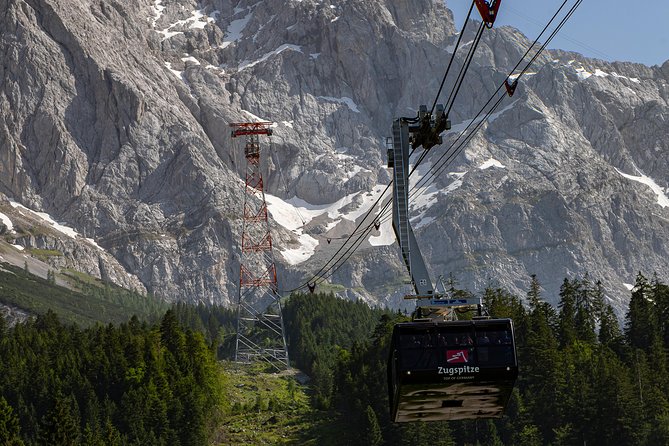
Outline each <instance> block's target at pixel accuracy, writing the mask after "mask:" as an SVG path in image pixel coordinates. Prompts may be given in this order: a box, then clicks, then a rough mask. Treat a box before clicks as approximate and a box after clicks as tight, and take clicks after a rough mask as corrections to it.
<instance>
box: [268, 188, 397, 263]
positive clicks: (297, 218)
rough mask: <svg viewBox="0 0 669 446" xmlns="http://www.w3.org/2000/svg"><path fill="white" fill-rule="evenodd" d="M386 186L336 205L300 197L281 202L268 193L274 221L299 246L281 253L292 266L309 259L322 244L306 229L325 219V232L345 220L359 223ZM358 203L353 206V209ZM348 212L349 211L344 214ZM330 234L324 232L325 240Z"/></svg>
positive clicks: (362, 193) (361, 193) (360, 193)
mask: <svg viewBox="0 0 669 446" xmlns="http://www.w3.org/2000/svg"><path fill="white" fill-rule="evenodd" d="M384 190H385V187H383V186H381V185H378V186H376V187H375V188H374V189H373V190H372V191H371V192H367V191H363V192H356V193H353V194H350V195H347V196H345V197H343V198H342V199H340V200H337V201H336V202H334V203H329V204H322V205H314V204H311V203H308V202H306V201H304V200H302V199H300V198H298V197H293V198H290V199H288V200H282V199H281V198H279V197H276V196H274V195H271V194H265V199H266V200H267V207H268V210H269V212H270V214H271V215H272V218H273V219H274V221H276V222H277V223H278V224H279V225H281V226H283V227H284V228H286V229H288V230H290V231H292V232H293V234H294V235H295V237H296V238H297V239H298V241H299V243H300V245H301V246H300V247H299V248H296V249H291V248H288V249H283V250H281V254H282V255H283V257H284V258H285V259H286V261H287V262H288V263H290V264H291V265H297V264H299V263H302V262H304V261H305V260H307V259H309V258H310V257H311V256H312V255H313V254H314V253H315V251H316V248H317V246H318V243H319V241H318V240H317V239H316V238H315V237H313V236H312V235H310V234H308V233H307V232H306V231H305V229H304V228H305V227H306V226H307V225H308V224H309V223H310V222H311V221H312V220H313V219H315V218H317V217H321V216H325V217H327V218H328V219H329V220H330V221H329V222H328V224H327V226H326V231H329V230H331V229H332V228H334V227H335V226H337V224H339V223H340V222H341V221H342V220H348V221H351V222H355V221H357V220H358V219H359V218H360V217H362V216H364V215H366V214H367V212H368V211H369V209H370V208H371V207H372V206H373V205H375V204H376V203H377V201H380V200H379V198H380V196H381V195H382V193H383V191H384ZM353 203H355V205H354V206H350V205H351V204H353ZM343 209H346V211H343ZM326 234H327V232H326V233H324V234H323V237H325V236H326Z"/></svg>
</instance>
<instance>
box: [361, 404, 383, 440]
mask: <svg viewBox="0 0 669 446" xmlns="http://www.w3.org/2000/svg"><path fill="white" fill-rule="evenodd" d="M365 414H366V420H365V421H366V423H365V430H364V432H365V434H364V439H363V444H365V445H369V446H378V445H380V444H381V443H383V437H382V436H381V428H380V427H379V421H378V419H377V418H376V413H375V412H374V409H372V407H371V406H367V409H366V410H365Z"/></svg>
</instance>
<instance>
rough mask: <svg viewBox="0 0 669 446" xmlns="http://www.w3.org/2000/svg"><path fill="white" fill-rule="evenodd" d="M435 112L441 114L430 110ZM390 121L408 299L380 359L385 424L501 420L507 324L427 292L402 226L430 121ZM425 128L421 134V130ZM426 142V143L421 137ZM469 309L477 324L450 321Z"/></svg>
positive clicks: (509, 373)
mask: <svg viewBox="0 0 669 446" xmlns="http://www.w3.org/2000/svg"><path fill="white" fill-rule="evenodd" d="M438 109H440V110H441V109H443V108H440V107H438ZM419 110H420V111H419V115H418V117H417V118H416V119H408V118H400V119H396V120H395V121H393V128H392V132H393V138H392V147H391V148H390V149H389V153H390V155H389V156H391V157H392V159H393V230H394V231H395V236H396V237H397V241H398V243H399V246H400V250H401V254H402V259H403V260H404V263H405V265H406V267H407V270H408V272H409V275H410V278H411V283H412V285H413V287H414V290H415V292H416V294H414V295H409V296H405V298H409V299H416V311H415V312H414V320H413V322H406V323H401V324H397V325H396V326H395V327H394V328H393V335H392V342H391V348H390V355H389V359H388V393H389V402H390V414H391V419H392V420H393V421H396V422H407V421H418V420H424V421H441V420H462V419H470V418H494V417H501V416H502V413H503V411H504V407H505V406H506V403H507V402H508V400H509V397H510V395H511V392H512V390H513V385H514V383H515V381H516V377H517V376H518V363H517V361H516V349H515V344H514V338H513V324H512V322H511V320H510V319H484V318H483V315H482V306H481V301H480V299H473V298H469V297H465V298H454V296H453V295H452V294H451V293H449V292H447V291H446V286H445V284H444V283H443V280H442V286H443V289H444V290H443V291H444V292H443V293H437V292H436V290H435V288H434V287H433V285H432V281H431V279H430V275H429V273H428V270H427V267H426V265H425V261H424V260H423V256H422V255H421V252H420V248H419V247H418V243H417V241H416V237H415V235H414V232H413V229H412V227H411V222H410V220H409V196H408V187H407V185H408V184H409V153H410V150H411V148H412V145H413V149H416V145H417V144H418V143H421V144H422V142H421V141H426V140H427V136H425V135H424V133H426V132H428V131H429V130H430V126H435V127H436V126H437V122H436V121H437V120H436V119H435V118H433V117H432V116H431V115H429V114H428V113H427V107H424V106H421V107H420V108H419ZM425 123H427V124H428V125H427V127H428V128H427V129H426V128H425V127H426V125H425ZM428 136H429V135H428ZM474 308H476V309H477V310H478V316H477V318H475V319H473V320H456V316H457V314H459V313H462V312H466V311H469V310H472V309H474Z"/></svg>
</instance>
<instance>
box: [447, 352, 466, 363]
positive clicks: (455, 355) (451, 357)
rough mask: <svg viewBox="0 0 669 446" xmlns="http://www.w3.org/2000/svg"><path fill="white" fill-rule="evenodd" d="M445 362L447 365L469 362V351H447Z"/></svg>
mask: <svg viewBox="0 0 669 446" xmlns="http://www.w3.org/2000/svg"><path fill="white" fill-rule="evenodd" d="M446 362H448V363H449V364H460V363H465V362H469V350H447V351H446Z"/></svg>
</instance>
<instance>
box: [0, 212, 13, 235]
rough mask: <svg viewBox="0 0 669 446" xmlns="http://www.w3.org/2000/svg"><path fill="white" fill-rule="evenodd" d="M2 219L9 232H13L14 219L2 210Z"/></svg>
mask: <svg viewBox="0 0 669 446" xmlns="http://www.w3.org/2000/svg"><path fill="white" fill-rule="evenodd" d="M0 221H2V224H4V225H5V227H6V228H7V231H8V232H12V231H13V230H14V224H13V223H12V220H11V219H10V218H9V217H7V216H6V215H5V214H3V213H2V212H0Z"/></svg>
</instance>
